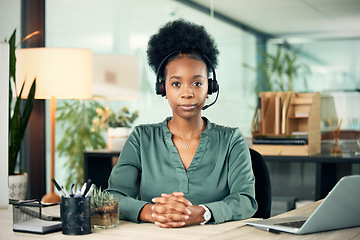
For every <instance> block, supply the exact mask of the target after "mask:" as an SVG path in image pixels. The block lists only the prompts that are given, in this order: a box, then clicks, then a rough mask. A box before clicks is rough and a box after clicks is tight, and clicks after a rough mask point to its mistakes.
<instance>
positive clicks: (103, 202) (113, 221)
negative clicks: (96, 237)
mask: <svg viewBox="0 0 360 240" xmlns="http://www.w3.org/2000/svg"><path fill="white" fill-rule="evenodd" d="M119 204H120V203H119V198H114V197H113V195H112V194H110V193H109V192H107V191H106V190H101V187H100V188H95V189H94V191H93V193H92V195H91V206H90V212H91V226H92V227H93V228H96V229H107V228H113V227H117V226H119Z"/></svg>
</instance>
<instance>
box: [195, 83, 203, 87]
mask: <svg viewBox="0 0 360 240" xmlns="http://www.w3.org/2000/svg"><path fill="white" fill-rule="evenodd" d="M201 85H202V83H201V82H195V83H194V86H196V87H199V86H201Z"/></svg>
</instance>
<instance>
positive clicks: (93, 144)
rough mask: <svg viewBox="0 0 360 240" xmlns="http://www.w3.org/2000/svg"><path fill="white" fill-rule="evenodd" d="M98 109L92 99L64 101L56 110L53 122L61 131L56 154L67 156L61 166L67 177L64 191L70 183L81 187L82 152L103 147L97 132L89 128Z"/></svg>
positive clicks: (102, 138)
mask: <svg viewBox="0 0 360 240" xmlns="http://www.w3.org/2000/svg"><path fill="white" fill-rule="evenodd" d="M102 107H103V106H102V105H101V104H100V103H99V102H97V101H93V100H68V101H64V102H63V105H62V106H60V107H58V108H57V111H58V112H59V116H58V117H57V122H59V123H60V126H62V127H63V128H64V131H63V132H64V135H63V136H62V138H61V140H60V142H59V144H58V145H57V152H58V153H59V155H60V156H65V157H67V161H66V162H65V164H64V167H65V169H67V174H68V177H67V180H66V184H65V187H66V188H69V186H70V184H72V183H75V184H76V185H77V186H81V184H82V183H83V182H84V151H85V150H89V149H101V148H104V147H105V140H104V137H103V136H102V135H101V131H99V130H98V129H93V123H92V120H93V119H94V118H95V117H96V115H97V113H96V109H97V108H102Z"/></svg>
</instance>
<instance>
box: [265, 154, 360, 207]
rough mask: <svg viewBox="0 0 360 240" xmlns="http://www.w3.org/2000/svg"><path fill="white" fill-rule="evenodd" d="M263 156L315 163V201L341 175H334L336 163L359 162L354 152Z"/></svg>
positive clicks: (333, 184)
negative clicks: (340, 155)
mask: <svg viewBox="0 0 360 240" xmlns="http://www.w3.org/2000/svg"><path fill="white" fill-rule="evenodd" d="M263 157H264V159H265V161H266V162H299V163H305V162H306V163H314V164H316V176H315V179H316V180H315V181H316V182H315V199H314V200H315V201H317V200H319V199H323V198H325V197H326V195H327V194H328V193H329V191H330V190H331V189H332V188H333V187H334V186H335V184H336V183H337V182H338V181H339V179H340V178H341V177H343V176H336V168H337V164H352V163H360V156H359V155H354V154H344V155H343V156H342V157H332V156H330V155H314V156H263ZM349 174H350V173H349Z"/></svg>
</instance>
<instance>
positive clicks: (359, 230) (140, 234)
mask: <svg viewBox="0 0 360 240" xmlns="http://www.w3.org/2000/svg"><path fill="white" fill-rule="evenodd" d="M318 204H319V202H315V203H312V204H309V205H307V206H305V207H302V208H299V209H295V210H293V211H290V212H287V213H284V214H281V215H278V216H276V217H289V216H294V215H310V214H311V213H312V212H313V211H314V209H315V208H316V207H317V206H318ZM359 236H360V227H356V228H349V229H342V230H335V231H328V232H322V233H314V234H308V235H302V236H300V235H292V234H288V233H280V234H274V233H269V232H266V231H263V230H259V229H256V228H254V227H251V226H246V225H244V223H243V221H234V222H227V223H222V224H218V225H205V226H202V225H196V226H190V227H184V228H177V229H162V228H159V227H157V226H156V225H154V224H151V223H142V224H136V223H131V222H125V221H121V222H120V226H119V227H116V228H113V229H106V230H92V233H91V234H88V235H84V236H67V235H63V234H62V233H61V232H56V233H51V234H46V235H37V234H29V233H17V232H13V231H12V207H11V206H10V207H9V208H8V209H1V210H0V239H6V240H12V239H21V240H24V239H25V240H26V239H110V240H111V239H122V240H124V239H131V240H133V239H150V240H151V239H156V240H162V239H163V240H165V239H166V240H168V239H172V240H173V239H175V240H176V239H179V240H185V239H186V240H198V239H214V240H215V239H216V240H233V239H249V240H251V239H270V240H271V239H290V240H291V239H306V240H307V239H312V240H313V239H326V240H335V239H341V240H347V239H358V238H359Z"/></svg>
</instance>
